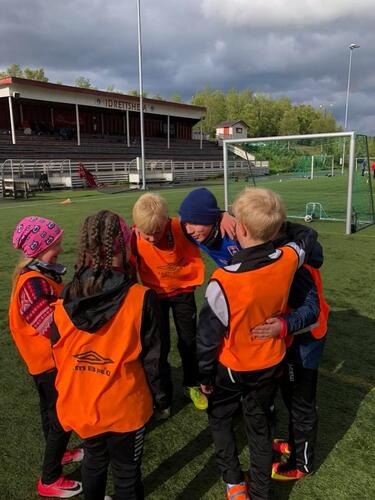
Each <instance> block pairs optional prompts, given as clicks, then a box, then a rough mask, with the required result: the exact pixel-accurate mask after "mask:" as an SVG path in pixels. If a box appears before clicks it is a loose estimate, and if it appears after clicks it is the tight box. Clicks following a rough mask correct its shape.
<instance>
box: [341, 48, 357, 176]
mask: <svg viewBox="0 0 375 500" xmlns="http://www.w3.org/2000/svg"><path fill="white" fill-rule="evenodd" d="M354 49H359V45H357V44H356V43H351V44H350V45H349V69H348V85H347V87H346V103H345V120H344V130H346V127H347V125H348V108H349V93H350V76H351V72H352V53H353V50H354ZM345 147H346V140H345V139H344V145H343V148H342V165H341V173H342V174H343V173H344V165H345Z"/></svg>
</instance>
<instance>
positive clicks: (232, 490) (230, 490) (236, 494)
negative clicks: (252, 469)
mask: <svg viewBox="0 0 375 500" xmlns="http://www.w3.org/2000/svg"><path fill="white" fill-rule="evenodd" d="M227 500H250V497H249V492H248V491H247V486H246V483H245V482H242V483H240V484H233V485H232V486H229V484H227Z"/></svg>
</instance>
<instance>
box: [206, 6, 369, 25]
mask: <svg viewBox="0 0 375 500" xmlns="http://www.w3.org/2000/svg"><path fill="white" fill-rule="evenodd" d="M202 10H203V13H204V15H205V16H206V17H207V18H209V19H211V20H212V19H216V20H220V21H222V22H224V23H226V24H229V25H231V26H249V27H254V26H255V27H265V28H272V27H280V26H281V27H284V28H285V27H286V26H299V27H303V26H309V25H310V26H311V25H316V24H328V23H331V22H333V21H337V22H339V20H340V19H343V18H353V19H354V18H358V17H363V16H364V15H365V16H366V17H368V18H375V9H374V1H373V0H356V1H355V2H354V1H353V0H220V1H218V0H203V3H202Z"/></svg>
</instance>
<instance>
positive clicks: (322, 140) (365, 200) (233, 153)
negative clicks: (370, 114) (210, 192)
mask: <svg viewBox="0 0 375 500" xmlns="http://www.w3.org/2000/svg"><path fill="white" fill-rule="evenodd" d="M345 143H346V149H347V150H348V147H349V154H347V155H346V162H345V165H344V166H343V168H341V158H340V157H341V154H342V151H343V146H344V145H345ZM239 157H242V158H244V157H248V158H250V157H251V159H252V161H254V162H261V161H266V162H268V164H269V169H268V172H267V175H264V176H257V177H256V183H257V185H258V186H262V187H269V188H271V189H273V190H274V191H276V192H278V193H279V194H281V196H282V198H283V199H284V202H285V205H286V208H287V210H288V216H289V217H293V218H304V217H305V216H306V206H307V205H308V203H310V202H314V203H316V206H318V205H319V206H321V210H320V211H318V212H317V213H320V214H324V217H323V216H318V217H317V218H319V219H321V220H331V221H336V222H342V223H345V233H346V234H351V233H353V232H355V231H357V230H358V229H362V228H364V227H366V226H368V225H371V224H374V223H375V215H374V200H373V193H372V179H371V175H370V162H369V158H368V147H367V137H366V136H363V135H361V134H356V133H355V132H333V133H324V134H307V135H290V136H277V137H257V138H247V139H228V140H225V141H223V160H224V161H223V163H224V202H225V208H226V210H227V209H228V208H229V206H230V205H231V203H232V202H233V199H234V197H235V196H236V194H237V193H238V192H239V191H240V190H241V189H242V188H243V187H245V186H246V185H250V183H245V182H242V183H239V182H237V180H236V184H234V181H233V178H234V173H233V166H232V165H233V160H235V158H239ZM358 157H365V158H366V162H365V163H364V165H367V170H366V172H365V174H364V173H363V172H364V170H363V168H362V169H361V171H359V169H357V168H356V158H358Z"/></svg>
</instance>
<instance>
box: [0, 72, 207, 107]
mask: <svg viewBox="0 0 375 500" xmlns="http://www.w3.org/2000/svg"><path fill="white" fill-rule="evenodd" d="M13 83H21V84H23V85H29V86H30V87H42V88H45V89H53V90H63V91H65V92H72V93H76V94H77V93H81V94H96V95H97V94H100V95H102V96H106V97H112V98H116V99H118V98H119V97H123V98H124V97H125V98H126V99H127V100H130V101H136V102H138V101H139V97H138V96H134V95H128V94H120V93H117V92H106V91H104V90H96V89H83V88H80V87H73V86H72V85H60V84H58V83H49V82H39V81H37V80H28V79H27V78H18V77H14V76H7V77H6V78H0V85H12V84H13ZM143 101H144V102H145V103H149V104H165V105H166V106H178V107H180V108H189V109H191V108H194V109H196V110H200V111H203V112H205V111H206V108H205V107H203V106H194V105H193V104H183V103H179V102H171V101H162V100H159V99H149V98H148V97H144V98H143Z"/></svg>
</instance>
